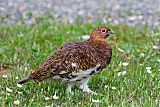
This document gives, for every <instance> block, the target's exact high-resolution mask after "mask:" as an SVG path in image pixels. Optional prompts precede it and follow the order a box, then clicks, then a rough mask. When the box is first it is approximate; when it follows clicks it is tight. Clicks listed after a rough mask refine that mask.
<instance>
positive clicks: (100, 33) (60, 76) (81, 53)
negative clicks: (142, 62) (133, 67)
mask: <svg viewBox="0 0 160 107" xmlns="http://www.w3.org/2000/svg"><path fill="white" fill-rule="evenodd" d="M110 34H113V32H112V31H111V30H110V29H109V28H107V27H105V26H101V27H99V28H97V29H96V30H94V31H93V32H92V33H91V35H90V38H89V39H88V40H86V41H83V42H78V43H67V44H65V45H64V46H63V47H61V48H60V49H58V50H57V51H56V52H55V53H54V54H53V55H52V56H50V57H49V58H48V59H47V60H46V62H45V63H44V64H43V65H41V66H40V67H39V68H37V69H36V70H35V71H34V72H32V73H30V75H29V76H28V77H26V78H24V79H22V80H20V81H19V82H18V83H19V84H23V83H25V82H27V81H30V80H34V81H42V80H45V79H47V78H52V79H57V80H60V81H65V82H66V83H67V84H68V87H67V91H68V92H71V88H72V86H73V85H74V84H79V88H80V89H81V90H82V91H84V92H87V93H94V92H93V91H91V90H90V89H89V87H88V85H87V83H88V80H89V78H90V77H91V76H93V75H96V74H99V73H100V72H101V71H102V70H103V69H105V68H106V67H107V66H108V64H109V63H110V61H111V57H112V49H111V47H110V46H109V44H108V42H107V39H106V38H107V37H108V36H109V35H110Z"/></svg>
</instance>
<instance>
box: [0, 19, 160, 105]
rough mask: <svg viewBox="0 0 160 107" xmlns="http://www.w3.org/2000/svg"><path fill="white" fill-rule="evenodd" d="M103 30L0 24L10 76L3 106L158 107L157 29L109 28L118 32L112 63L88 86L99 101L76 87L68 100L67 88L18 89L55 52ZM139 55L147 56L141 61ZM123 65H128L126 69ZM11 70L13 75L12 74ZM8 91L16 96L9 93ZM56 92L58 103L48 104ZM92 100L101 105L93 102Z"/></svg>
mask: <svg viewBox="0 0 160 107" xmlns="http://www.w3.org/2000/svg"><path fill="white" fill-rule="evenodd" d="M101 25H105V24H101V23H98V22H97V23H92V24H90V23H85V24H80V23H77V24H63V23H56V22H54V21H53V22H52V23H51V24H49V23H47V22H45V21H44V20H43V19H42V20H41V21H37V24H36V25H34V26H33V27H27V26H25V25H23V24H22V25H11V26H7V25H3V26H2V25H1V26H0V64H1V69H0V70H1V71H0V74H1V75H4V74H5V73H6V72H7V74H8V76H7V77H6V78H5V77H4V76H3V77H0V106H2V107H7V106H16V105H15V104H14V101H16V100H19V101H20V104H19V105H17V106H19V107H23V106H27V107H45V106H51V107H55V106H65V107H70V106H80V107H81V106H83V107H92V106H96V107H98V106H100V107H102V106H103V107H108V106H127V107H128V106H137V107H139V106H144V107H151V106H153V107H158V106H160V73H159V72H160V67H159V65H160V62H158V59H159V60H160V51H159V50H157V51H156V50H153V48H152V47H153V45H156V44H154V43H153V41H155V42H156V43H157V41H159V40H158V39H159V38H156V37H157V36H154V37H153V38H152V39H153V41H152V40H151V37H150V34H151V32H153V33H154V34H156V33H158V32H160V29H159V28H156V29H151V28H149V27H141V26H139V27H128V26H126V25H107V26H109V27H110V28H111V29H112V30H113V31H114V32H115V35H113V36H110V37H109V38H108V40H109V42H110V45H111V47H112V49H113V57H112V61H111V63H110V65H109V66H108V68H107V69H106V70H105V71H104V72H102V73H101V74H99V75H97V76H95V77H93V78H92V79H90V82H89V86H90V88H91V89H92V90H94V91H96V92H97V93H98V94H99V95H98V96H96V95H88V94H85V93H82V92H81V91H80V90H79V89H78V87H77V86H75V87H74V88H73V94H71V95H68V94H67V93H66V91H65V89H66V85H65V84H62V83H59V82H57V81H54V80H47V81H43V82H40V83H34V82H29V83H26V84H24V85H23V87H21V88H20V87H17V83H16V82H17V81H18V80H20V79H21V78H23V77H25V76H27V75H28V74H29V73H30V72H31V70H34V69H35V68H36V67H37V66H39V65H40V64H42V63H43V61H44V60H45V59H46V58H47V57H48V56H50V55H51V54H52V53H53V52H54V51H55V50H56V49H58V48H59V47H61V46H62V45H63V44H65V43H68V42H78V41H82V39H81V38H79V37H80V36H81V35H84V34H90V32H91V31H92V29H94V28H96V27H98V26H101ZM119 48H120V49H122V50H124V53H121V52H120V51H119V50H118V49H119ZM141 53H144V55H145V56H144V57H141V56H140V55H141ZM123 62H128V64H129V65H128V66H126V67H125V66H123V65H122V63H123ZM147 66H149V67H151V71H152V73H150V74H149V73H147V71H146V67H147ZM9 70H10V72H11V73H8V72H9ZM123 71H127V74H126V75H121V76H118V72H123ZM17 77H18V80H17V79H16V78H17ZM6 87H8V88H10V89H11V90H13V92H7V91H6ZM112 87H115V88H116V89H112ZM19 92H22V93H19ZM55 93H56V95H57V96H58V97H59V99H57V100H55V99H53V98H52V99H49V100H45V97H49V98H50V97H52V96H53V95H54V94H55ZM92 99H95V100H99V101H100V102H99V103H95V102H93V101H92Z"/></svg>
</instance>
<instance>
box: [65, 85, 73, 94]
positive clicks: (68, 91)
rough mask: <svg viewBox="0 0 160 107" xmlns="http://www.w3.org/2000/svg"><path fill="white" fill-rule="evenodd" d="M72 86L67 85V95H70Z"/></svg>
mask: <svg viewBox="0 0 160 107" xmlns="http://www.w3.org/2000/svg"><path fill="white" fill-rule="evenodd" d="M72 86H73V83H68V86H67V89H66V90H67V93H71V92H72Z"/></svg>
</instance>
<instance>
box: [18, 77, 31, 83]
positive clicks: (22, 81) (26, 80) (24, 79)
mask: <svg viewBox="0 0 160 107" xmlns="http://www.w3.org/2000/svg"><path fill="white" fill-rule="evenodd" d="M30 80H31V78H29V77H26V78H23V79H22V80H20V81H18V84H23V83H26V82H28V81H30Z"/></svg>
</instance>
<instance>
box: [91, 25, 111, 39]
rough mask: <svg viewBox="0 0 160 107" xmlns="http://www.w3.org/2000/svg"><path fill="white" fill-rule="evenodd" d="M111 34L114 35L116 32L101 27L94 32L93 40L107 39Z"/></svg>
mask: <svg viewBox="0 0 160 107" xmlns="http://www.w3.org/2000/svg"><path fill="white" fill-rule="evenodd" d="M110 34H114V32H113V31H112V30H111V29H109V28H108V27H106V26H101V27H99V28H97V29H96V30H94V31H93V32H92V34H91V38H94V39H106V38H107V37H108V36H109V35H110Z"/></svg>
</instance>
